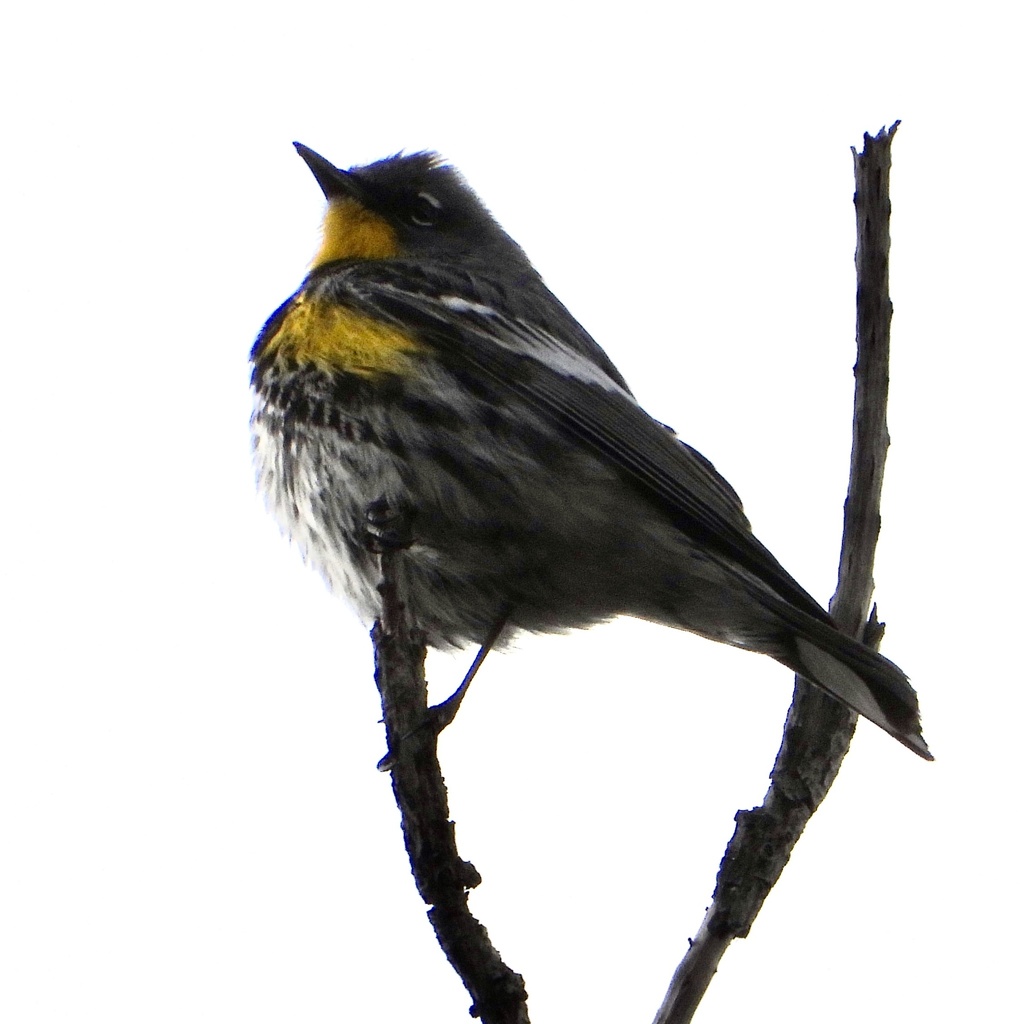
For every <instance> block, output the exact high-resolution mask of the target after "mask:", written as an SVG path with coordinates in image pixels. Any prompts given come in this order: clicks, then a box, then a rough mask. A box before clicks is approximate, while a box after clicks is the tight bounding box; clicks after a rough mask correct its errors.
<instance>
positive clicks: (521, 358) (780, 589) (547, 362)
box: [334, 262, 828, 621]
mask: <svg viewBox="0 0 1024 1024" xmlns="http://www.w3.org/2000/svg"><path fill="white" fill-rule="evenodd" d="M456 276H457V286H456V287H453V277H456ZM334 283H335V285H336V288H337V291H335V293H334V294H335V296H336V297H337V298H338V300H339V301H342V302H349V303H355V304H358V305H359V306H362V307H363V308H364V309H366V310H367V311H370V310H372V311H373V312H375V313H376V314H377V315H381V314H383V315H384V316H386V317H387V318H389V319H391V320H393V321H394V322H396V323H398V324H401V325H403V326H405V327H413V328H415V330H416V332H417V335H418V336H419V337H420V338H421V339H423V340H425V341H427V342H428V343H429V344H430V346H431V348H432V349H433V350H434V351H435V352H436V353H437V354H438V356H439V357H440V358H441V359H442V360H444V362H445V363H446V365H447V366H448V367H449V368H450V369H451V370H452V372H453V373H455V374H457V375H458V374H460V373H462V374H471V375H472V377H473V378H474V379H475V380H476V381H478V382H479V381H488V382H489V384H490V386H491V387H492V388H493V389H494V391H495V392H496V393H497V394H502V393H504V394H506V395H508V396H514V397H515V398H517V399H519V400H520V401H522V402H525V403H527V404H529V405H530V406H532V407H533V409H534V410H535V411H536V412H537V413H538V414H539V415H540V416H542V417H544V418H545V419H546V420H548V421H549V422H552V423H554V424H557V425H558V427H559V428H560V429H561V430H562V431H563V432H564V433H565V434H567V435H568V436H571V437H573V438H574V439H576V440H578V441H579V442H581V443H583V444H586V445H587V446H589V447H590V448H591V449H592V450H593V451H594V452H596V453H597V454H598V455H599V456H600V457H601V458H603V459H605V460H607V461H608V462H610V463H612V464H614V465H615V466H617V467H618V468H619V469H620V471H622V472H623V473H624V474H625V475H626V476H627V477H629V478H631V479H632V480H633V481H634V482H635V483H636V484H637V485H639V486H640V487H641V488H643V489H644V490H646V491H647V492H648V493H649V494H650V495H651V496H652V497H654V498H655V499H656V500H657V501H658V502H659V503H660V504H661V505H662V506H663V507H664V508H666V510H667V511H668V513H669V515H670V516H671V517H672V519H673V521H674V522H675V524H676V525H677V527H678V528H679V529H680V530H681V531H682V532H683V533H685V534H686V535H687V536H688V537H690V538H691V539H692V540H694V541H695V542H697V543H699V544H701V545H703V546H705V547H707V548H709V549H712V550H715V551H717V552H719V553H720V554H722V555H724V556H725V557H727V558H729V559H731V560H732V561H734V562H736V563H738V564H739V565H740V566H742V567H743V568H744V569H746V570H747V571H748V572H750V573H752V574H753V575H755V576H756V577H757V578H759V579H760V580H761V581H763V582H764V583H766V584H767V585H768V586H769V587H771V589H772V590H774V591H775V592H776V593H777V594H778V595H779V596H780V597H782V598H783V599H784V600H786V601H787V602H789V603H790V604H792V605H794V606H796V607H798V608H800V609H802V610H803V611H805V612H807V613H809V614H811V615H813V616H814V617H815V618H818V619H821V620H823V621H828V616H827V614H826V613H825V612H824V611H823V610H822V609H821V607H820V605H818V603H817V602H816V601H815V600H814V598H812V597H811V596H810V595H809V594H808V593H807V592H806V591H805V590H804V589H803V588H802V587H801V586H800V585H799V584H798V583H797V582H796V581H795V580H794V579H793V577H792V576H790V575H789V573H787V572H786V570H785V569H784V568H783V567H782V566H781V565H780V564H779V562H778V561H777V560H776V558H775V557H774V556H773V555H772V554H771V552H770V551H768V549H767V548H765V547H764V545H763V544H761V543H760V541H758V540H757V539H756V538H755V537H754V535H753V534H752V533H751V531H750V526H749V523H748V522H747V519H746V516H745V515H744V514H743V507H742V504H741V503H740V500H739V498H738V497H737V495H736V492H735V491H734V490H733V489H732V487H730V486H729V484H728V483H727V482H726V481H725V480H724V479H723V477H722V476H721V475H720V474H719V473H718V472H717V471H716V470H715V468H714V466H713V465H712V464H711V463H710V462H709V461H708V460H707V459H705V458H704V456H702V455H701V454H700V453H699V452H697V451H695V450H694V449H693V448H691V447H689V445H686V444H684V443H683V442H681V441H679V440H678V438H676V436H675V435H674V434H673V433H672V431H671V430H669V429H668V428H667V427H665V426H664V425H663V424H661V423H658V422H657V421H656V420H654V419H653V418H652V417H650V416H649V415H648V414H647V413H646V412H644V410H643V409H641V408H640V406H639V405H638V404H637V402H636V400H635V399H634V398H633V396H632V395H631V394H630V392H629V390H628V389H627V388H626V386H625V383H624V382H623V381H622V378H621V377H620V376H619V374H618V372H617V371H616V370H615V369H614V367H613V366H612V365H611V363H610V362H609V361H608V359H607V356H605V355H604V353H603V352H602V351H601V349H600V348H598V347H597V345H596V343H595V342H594V341H593V340H592V339H591V338H590V336H589V335H588V334H587V333H586V331H584V330H583V328H582V327H580V326H579V324H577V323H576V321H575V320H574V319H573V318H572V317H571V315H570V314H569V313H568V312H567V311H565V310H564V307H562V306H561V304H559V303H557V302H556V303H555V304H550V303H543V302H541V303H539V304H538V303H536V302H533V303H531V302H530V301H529V300H528V299H527V300H524V299H523V297H522V296H520V297H519V301H516V302H515V303H514V304H509V303H506V302H496V301H494V300H495V299H496V298H497V297H498V296H499V295H501V294H502V293H501V291H500V290H499V289H498V287H497V286H489V285H487V283H486V282H482V281H481V279H480V278H479V276H477V275H472V276H469V275H461V274H460V275H453V273H452V271H451V270H450V269H448V268H444V270H443V271H436V272H431V271H430V269H429V268H424V267H423V266H422V265H417V266H412V265H411V264H404V265H401V266H395V265H394V264H392V263H389V262H380V263H377V264H368V263H361V264H358V265H352V266H350V267H349V268H347V270H346V271H345V272H344V273H339V274H337V276H335V278H334ZM534 287H535V288H536V287H537V286H536V285H535V286H534ZM540 287H543V286H542V285H541V286H540ZM547 294H550V293H547ZM505 297H506V298H507V296H505ZM499 307H501V308H499ZM535 307H536V309H537V310H538V311H541V310H543V311H546V314H547V315H546V319H547V321H548V322H547V323H544V320H545V313H544V312H540V313H539V315H536V316H534V315H532V312H533V309H534V308H535ZM510 308H511V309H513V310H515V312H509V309H510ZM519 310H525V311H526V312H524V313H520V312H519ZM552 312H553V313H554V316H552ZM552 320H555V321H556V322H555V323H552V322H551V321H552ZM541 324H543V326H542V325H541ZM591 348H592V349H594V350H596V352H597V353H599V354H600V357H601V361H600V362H598V361H596V360H595V359H594V358H593V357H592V355H591V351H590V350H591ZM603 364H605V365H603ZM606 366H607V367H610V368H611V370H610V372H609V370H608V369H607V368H606Z"/></svg>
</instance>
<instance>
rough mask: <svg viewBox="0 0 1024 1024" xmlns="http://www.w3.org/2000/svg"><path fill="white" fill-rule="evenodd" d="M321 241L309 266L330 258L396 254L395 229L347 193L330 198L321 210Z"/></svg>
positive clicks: (359, 257) (384, 256) (341, 258)
mask: <svg viewBox="0 0 1024 1024" xmlns="http://www.w3.org/2000/svg"><path fill="white" fill-rule="evenodd" d="M323 236H324V238H323V242H322V243H321V245H320V249H319V251H318V252H317V254H316V255H315V256H314V257H313V263H312V266H313V268H314V269H315V268H316V267H321V266H323V265H324V264H325V263H330V262H331V261H332V260H348V259H357V260H383V259H387V258H388V257H390V256H397V255H398V238H397V236H396V234H395V229H394V228H393V227H392V226H391V225H390V224H389V223H388V222H387V221H386V220H385V219H384V218H383V217H380V216H378V215H377V214H376V213H373V212H371V211H370V210H367V209H366V207H365V206H363V205H362V204H361V203H359V202H357V201H356V200H355V199H352V198H350V197H349V196H343V197H340V198H337V199H332V200H331V201H330V203H329V204H328V206H327V212H326V213H325V214H324V223H323Z"/></svg>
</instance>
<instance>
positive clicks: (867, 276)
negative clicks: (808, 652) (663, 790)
mask: <svg viewBox="0 0 1024 1024" xmlns="http://www.w3.org/2000/svg"><path fill="white" fill-rule="evenodd" d="M898 125H899V122H898V121H897V122H896V123H895V124H894V125H893V126H892V127H891V128H890V129H889V130H888V131H886V130H884V129H883V130H882V131H880V132H879V133H878V135H876V136H875V137H873V138H872V137H871V136H869V135H867V134H865V136H864V151H863V153H857V152H856V150H854V175H855V179H856V193H855V196H854V208H855V210H856V217H857V364H856V367H855V369H854V377H855V390H854V417H853V451H852V454H851V457H850V486H849V491H848V494H847V499H846V509H845V516H844V522H843V545H842V554H841V557H840V567H839V585H838V588H837V589H836V593H835V596H834V597H833V598H832V601H831V602H830V604H829V611H830V613H831V614H832V617H833V618H834V619H835V621H836V623H837V625H838V626H839V628H840V629H842V630H843V631H844V632H845V633H847V635H849V636H853V637H857V638H860V639H863V640H864V641H865V642H866V643H869V644H871V645H872V646H874V647H876V648H877V646H878V642H879V641H880V639H881V635H882V627H881V625H880V624H879V623H878V620H877V618H876V617H875V612H874V609H872V612H871V618H870V620H869V621H868V622H867V623H865V618H866V616H867V610H868V605H869V602H870V600H871V593H872V590H873V589H874V581H873V578H872V572H873V569H874V560H875V546H876V544H877V542H878V532H879V528H880V525H881V515H880V512H879V508H880V504H881V493H882V473H883V470H884V467H885V457H886V452H887V450H888V447H889V434H888V430H887V428H886V420H885V409H886V402H887V400H888V393H889V324H890V321H891V319H892V303H891V302H890V301H889V211H890V204H889V168H890V166H891V151H890V147H891V144H892V137H893V134H894V133H895V131H896V128H897V126H898ZM856 720H857V716H856V715H855V714H853V713H852V712H850V711H848V710H847V709H846V708H845V707H844V706H843V705H841V704H840V703H839V702H838V701H836V700H833V698H831V697H829V696H828V695H827V694H826V693H824V692H823V691H822V690H819V689H817V688H816V687H813V686H811V685H809V684H808V683H806V682H804V681H803V680H802V679H800V678H799V677H798V678H797V680H796V689H795V691H794V694H793V703H792V705H791V706H790V709H789V714H788V716H787V719H786V726H785V730H784V732H783V737H782V746H781V748H780V750H779V753H778V756H777V758H776V761H775V767H774V768H773V769H772V775H771V780H772V781H771V785H770V786H769V789H768V793H767V794H766V796H765V800H764V803H763V804H762V805H761V806H760V807H758V808H755V809H754V810H752V811H738V812H737V814H736V831H735V833H734V834H733V837H732V839H731V840H730V841H729V845H728V847H727V848H726V851H725V856H724V857H723V859H722V864H721V867H720V868H719V872H718V882H717V885H716V887H715V893H714V896H713V898H712V901H711V905H710V907H708V910H707V913H706V914H705V917H704V921H703V923H702V924H701V926H700V930H699V931H698V933H697V935H696V937H695V938H694V940H693V941H692V943H691V944H690V949H689V950H688V951H687V953H686V956H685V957H684V958H683V960H682V962H681V963H680V965H679V967H678V968H677V969H676V972H675V974H674V975H673V978H672V981H671V983H670V985H669V990H668V993H667V994H666V996H665V1000H664V1002H663V1003H662V1006H661V1008H660V1009H659V1011H658V1014H657V1016H656V1017H655V1024H686V1022H688V1021H690V1020H691V1019H692V1018H693V1014H694V1012H695V1011H696V1009H697V1006H698V1004H699V1003H700V1000H701V998H702V997H703V995H704V992H705V991H706V990H707V987H708V985H709V984H710V982H711V979H712V977H713V976H714V974H715V971H717V970H718V964H719V963H720V962H721V958H722V956H723V954H724V953H725V950H726V949H727V948H728V946H729V943H730V942H731V941H732V940H733V939H734V938H744V937H745V936H746V935H747V934H748V932H749V931H750V927H751V925H752V924H753V922H754V919H755V918H756V917H757V914H758V912H759V911H760V909H761V905H762V904H763V903H764V900H765V897H766V896H767V895H768V893H769V892H770V891H771V889H772V886H773V885H775V883H776V881H778V879H779V877H780V875H781V874H782V870H783V868H784V867H785V866H786V863H787V862H788V861H789V857H790V854H791V853H792V851H793V848H794V847H795V846H796V843H797V840H798V839H799V838H800V835H801V834H802V832H803V830H804V826H805V825H806V824H807V822H808V820H809V819H810V817H811V815H812V814H813V813H814V812H815V810H817V808H818V805H819V804H820V803H821V801H822V800H823V799H824V798H825V794H826V793H827V792H828V790H829V787H830V786H831V785H832V782H833V781H834V779H835V777H836V774H837V772H838V771H839V766H840V765H841V764H842V761H843V758H844V757H845V756H846V752H847V750H849V747H850V741H851V739H852V738H853V731H854V728H855V726H856Z"/></svg>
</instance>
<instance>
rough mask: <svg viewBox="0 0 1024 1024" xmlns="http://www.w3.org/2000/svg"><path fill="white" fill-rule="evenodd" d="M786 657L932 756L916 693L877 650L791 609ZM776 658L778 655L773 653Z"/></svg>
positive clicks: (825, 687)
mask: <svg viewBox="0 0 1024 1024" xmlns="http://www.w3.org/2000/svg"><path fill="white" fill-rule="evenodd" d="M785 618H786V619H787V623H788V625H789V626H790V627H791V628H792V632H791V634H790V637H789V644H788V646H789V650H788V651H787V654H788V655H789V656H788V657H779V658H778V660H779V661H782V662H784V663H785V664H786V665H788V666H789V667H790V668H792V669H793V670H794V671H795V672H798V673H799V674H800V675H802V676H804V677H806V678H807V679H808V680H809V681H810V682H812V683H816V684H817V685H818V686H819V687H821V689H823V690H825V692H826V693H829V694H831V695H832V696H833V697H835V698H836V700H839V701H841V702H842V703H843V704H845V705H846V706H847V707H848V708H850V709H851V710H853V711H856V712H857V714H859V715H863V716H864V717H865V718H867V719H870V721H872V722H874V723H875V725H877V726H878V727H879V728H881V729H884V730H885V731H886V732H887V733H889V735H890V736H893V737H895V738H896V739H898V740H899V741H900V743H902V744H904V745H905V746H907V747H909V748H910V749H911V750H913V751H914V753H915V754H919V755H920V756H921V757H923V758H925V759H926V760H928V761H931V760H933V758H932V755H931V752H930V751H929V750H928V744H927V743H925V741H924V737H923V736H922V735H921V714H920V711H919V710H918V704H917V694H916V693H915V692H914V688H913V687H912V686H911V685H910V682H909V680H908V679H907V677H906V675H905V674H904V673H903V671H902V670H901V669H900V668H899V667H898V666H896V665H894V664H893V663H892V662H891V661H889V660H888V659H887V658H883V657H882V656H881V655H880V654H879V653H878V652H877V651H873V650H871V648H870V647H866V646H865V645H864V644H862V643H859V642H858V641H857V640H851V639H850V637H848V636H845V635H844V634H842V633H840V632H839V631H838V630H836V629H835V628H833V627H832V626H830V625H828V623H826V622H820V621H818V620H817V619H815V618H813V617H812V616H810V615H806V614H805V613H804V612H802V611H799V610H797V609H794V608H792V607H790V608H789V609H787V614H786V616H785ZM776 657H778V656H776Z"/></svg>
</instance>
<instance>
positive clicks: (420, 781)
mask: <svg viewBox="0 0 1024 1024" xmlns="http://www.w3.org/2000/svg"><path fill="white" fill-rule="evenodd" d="M403 558H404V552H403V551H402V550H401V548H400V547H394V546H393V547H385V548H384V550H383V551H382V552H381V575H382V578H383V582H382V584H381V588H380V589H381V596H382V599H383V613H382V615H381V619H380V621H379V622H377V623H376V624H375V625H374V627H373V633H372V637H373V644H374V652H375V658H376V681H377V687H378V689H379V690H380V694H381V706H382V708H383V711H384V725H385V729H386V733H387V741H388V755H387V757H386V758H385V760H384V761H383V762H382V766H384V767H386V768H387V769H389V770H390V772H391V785H392V789H393V790H394V794H395V800H396V802H397V804H398V808H399V810H400V811H401V815H402V833H403V835H404V837H405V848H406V851H407V852H408V854H409V861H410V863H411V865H412V872H413V877H414V878H415V880H416V887H417V889H419V892H420V896H422V897H423V901H424V902H425V903H426V904H427V905H428V906H430V910H429V911H428V912H427V916H428V918H429V919H430V923H431V924H432V925H433V927H434V933H435V934H436V936H437V941H438V943H439V944H440V946H441V948H442V949H443V950H444V952H445V956H447V957H448V961H449V963H450V964H451V965H452V967H454V968H455V971H456V972H457V973H458V975H459V977H460V978H461V979H462V982H463V984H464V985H465V986H466V988H467V990H468V991H469V994H470V996H471V997H472V999H473V1005H472V1007H471V1008H470V1011H469V1012H470V1015H471V1016H473V1017H479V1018H480V1019H481V1020H482V1021H483V1022H484V1024H529V1017H528V1015H527V1010H526V987H525V984H524V982H523V979H522V977H521V976H520V975H518V974H516V973H515V972H514V971H513V970H511V969H510V968H509V967H507V966H506V965H505V964H504V963H503V962H502V960H501V957H500V956H499V955H498V953H497V951H496V950H495V948H494V946H493V945H491V941H490V939H489V938H488V936H487V931H486V929H485V928H484V927H483V925H482V924H480V922H479V921H478V920H477V919H476V918H475V917H474V916H473V915H472V914H471V913H470V911H469V900H468V890H469V889H471V888H473V887H475V886H477V885H479V884H480V875H479V874H478V873H477V870H476V868H474V867H473V865H472V864H470V863H469V862H468V861H464V860H462V859H461V857H459V852H458V849H457V847H456V845H455V825H454V823H453V822H452V821H451V820H449V817H448V791H447V789H446V788H445V784H444V779H443V778H442V776H441V767H440V764H439V763H438V760H437V731H438V729H437V723H436V722H435V721H434V720H433V718H432V716H430V714H429V713H428V709H427V684H426V678H425V676H424V659H425V657H426V648H425V647H424V645H423V642H422V638H421V637H420V636H419V635H418V633H417V631H416V629H415V628H414V626H413V624H412V623H411V621H410V618H409V616H408V615H407V613H406V602H405V593H406V587H405V577H404V571H403V569H404V567H403Z"/></svg>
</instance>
